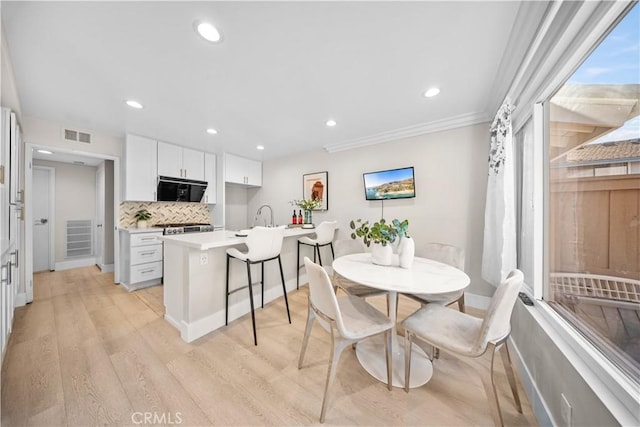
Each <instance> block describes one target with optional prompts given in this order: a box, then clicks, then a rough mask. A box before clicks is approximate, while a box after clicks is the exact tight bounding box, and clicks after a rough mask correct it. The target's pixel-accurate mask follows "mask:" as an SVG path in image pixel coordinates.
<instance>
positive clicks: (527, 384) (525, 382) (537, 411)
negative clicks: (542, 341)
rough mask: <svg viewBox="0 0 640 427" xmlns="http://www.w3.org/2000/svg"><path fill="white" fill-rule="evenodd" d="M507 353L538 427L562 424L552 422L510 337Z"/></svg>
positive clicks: (546, 407) (533, 380) (540, 395)
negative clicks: (514, 367) (509, 354)
mask: <svg viewBox="0 0 640 427" xmlns="http://www.w3.org/2000/svg"><path fill="white" fill-rule="evenodd" d="M508 345H509V352H510V353H511V358H512V359H513V364H514V365H515V366H516V369H517V370H518V378H519V379H520V383H521V384H522V388H523V389H524V391H525V393H526V394H527V398H528V400H529V405H531V410H532V411H533V415H534V416H535V417H536V421H537V423H538V425H541V426H559V425H562V424H563V423H558V422H555V421H552V416H551V411H550V410H549V408H548V406H547V404H546V403H545V401H544V399H543V397H542V393H541V392H540V389H539V388H538V384H537V382H536V381H535V379H534V378H533V375H531V371H530V370H529V367H528V366H527V365H526V364H525V363H524V360H523V359H522V354H521V353H520V349H519V348H518V346H517V345H516V343H515V342H514V341H513V338H512V337H509V343H508Z"/></svg>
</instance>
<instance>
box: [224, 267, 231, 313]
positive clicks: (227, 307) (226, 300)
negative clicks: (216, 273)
mask: <svg viewBox="0 0 640 427" xmlns="http://www.w3.org/2000/svg"><path fill="white" fill-rule="evenodd" d="M230 259H231V256H230V255H229V254H227V295H226V298H225V303H224V324H225V325H228V324H229V260H230Z"/></svg>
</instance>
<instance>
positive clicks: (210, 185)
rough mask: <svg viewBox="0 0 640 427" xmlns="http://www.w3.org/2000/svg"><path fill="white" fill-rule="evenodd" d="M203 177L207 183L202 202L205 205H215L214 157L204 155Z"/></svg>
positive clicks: (208, 154)
mask: <svg viewBox="0 0 640 427" xmlns="http://www.w3.org/2000/svg"><path fill="white" fill-rule="evenodd" d="M204 175H205V177H204V178H205V181H207V191H205V192H204V197H203V198H202V201H203V202H204V203H207V204H213V203H216V193H217V192H216V155H215V154H211V153H204Z"/></svg>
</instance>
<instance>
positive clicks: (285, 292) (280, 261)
mask: <svg viewBox="0 0 640 427" xmlns="http://www.w3.org/2000/svg"><path fill="white" fill-rule="evenodd" d="M278 265H279V266H280V278H281V279H282V291H283V292H284V303H285V305H286V306H287V317H288V318H289V323H291V313H289V299H288V298H287V287H286V286H285V284H284V273H283V272H282V260H281V259H280V255H278Z"/></svg>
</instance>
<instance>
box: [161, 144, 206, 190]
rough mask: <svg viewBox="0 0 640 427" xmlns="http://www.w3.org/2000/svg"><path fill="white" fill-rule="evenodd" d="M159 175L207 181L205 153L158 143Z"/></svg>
mask: <svg viewBox="0 0 640 427" xmlns="http://www.w3.org/2000/svg"><path fill="white" fill-rule="evenodd" d="M158 175H162V176H171V177H175V178H187V179H195V180H198V181H205V175H204V153H203V152H202V151H197V150H192V149H190V148H184V147H180V146H178V145H173V144H167V143H165V142H158Z"/></svg>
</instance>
